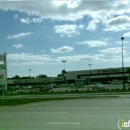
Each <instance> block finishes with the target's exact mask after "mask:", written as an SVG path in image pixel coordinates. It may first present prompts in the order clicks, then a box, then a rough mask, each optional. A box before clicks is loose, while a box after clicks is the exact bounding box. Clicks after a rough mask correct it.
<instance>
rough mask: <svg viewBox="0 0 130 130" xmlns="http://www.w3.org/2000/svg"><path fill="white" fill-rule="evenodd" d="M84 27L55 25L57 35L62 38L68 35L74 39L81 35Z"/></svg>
mask: <svg viewBox="0 0 130 130" xmlns="http://www.w3.org/2000/svg"><path fill="white" fill-rule="evenodd" d="M83 27H84V25H79V26H78V25H74V24H65V25H55V26H54V29H55V33H58V34H61V37H62V36H64V35H67V36H68V37H72V36H73V35H77V34H80V32H79V30H80V29H82V28H83Z"/></svg>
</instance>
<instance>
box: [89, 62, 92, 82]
mask: <svg viewBox="0 0 130 130" xmlns="http://www.w3.org/2000/svg"><path fill="white" fill-rule="evenodd" d="M88 65H89V73H90V78H89V83H90V80H91V65H92V64H88Z"/></svg>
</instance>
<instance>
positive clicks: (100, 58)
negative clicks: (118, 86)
mask: <svg viewBox="0 0 130 130" xmlns="http://www.w3.org/2000/svg"><path fill="white" fill-rule="evenodd" d="M63 59H65V60H66V61H72V62H82V61H84V62H85V61H87V62H88V61H91V62H92V63H103V62H104V63H105V62H115V63H116V62H117V61H119V60H120V59H121V58H111V57H110V58H107V57H105V55H104V54H95V55H87V54H83V55H81V54H77V55H72V56H60V57H57V59H56V60H57V61H58V62H59V61H62V60H63Z"/></svg>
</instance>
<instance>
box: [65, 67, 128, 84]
mask: <svg viewBox="0 0 130 130" xmlns="http://www.w3.org/2000/svg"><path fill="white" fill-rule="evenodd" d="M77 79H86V81H87V82H94V81H97V82H106V81H111V80H114V79H115V80H116V79H117V80H123V71H122V68H106V69H94V70H79V71H67V74H66V80H67V81H68V82H69V83H72V82H75V80H77ZM128 79H130V67H125V68H124V80H128Z"/></svg>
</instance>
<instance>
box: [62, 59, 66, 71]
mask: <svg viewBox="0 0 130 130" xmlns="http://www.w3.org/2000/svg"><path fill="white" fill-rule="evenodd" d="M62 62H63V69H64V70H65V62H66V61H65V60H63V61H62Z"/></svg>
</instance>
